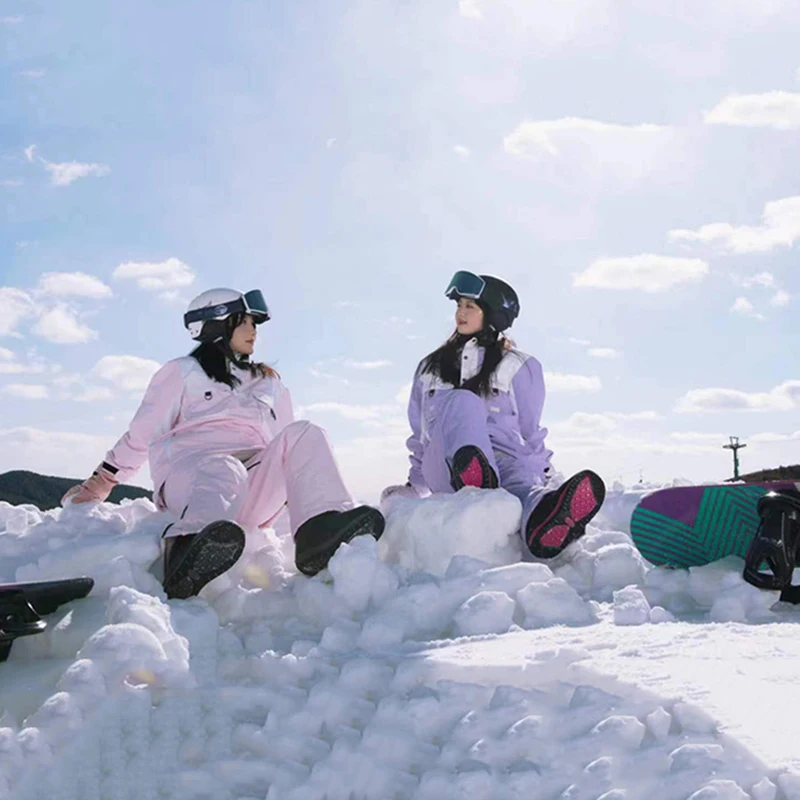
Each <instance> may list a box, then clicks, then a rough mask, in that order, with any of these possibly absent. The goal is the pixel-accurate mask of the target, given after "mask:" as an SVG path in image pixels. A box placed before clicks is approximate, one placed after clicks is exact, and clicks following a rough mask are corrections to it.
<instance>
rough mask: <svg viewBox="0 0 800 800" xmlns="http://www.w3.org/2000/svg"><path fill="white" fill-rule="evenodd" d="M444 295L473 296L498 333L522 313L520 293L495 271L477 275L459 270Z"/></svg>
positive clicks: (489, 323) (454, 296) (489, 325)
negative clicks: (493, 273) (520, 311)
mask: <svg viewBox="0 0 800 800" xmlns="http://www.w3.org/2000/svg"><path fill="white" fill-rule="evenodd" d="M445 295H446V296H447V297H449V298H450V299H451V300H458V298H459V297H470V298H472V299H473V300H475V302H477V303H478V305H479V306H480V307H481V308H482V309H483V313H484V317H485V319H486V324H487V326H488V327H490V328H492V329H494V330H496V331H497V332H498V333H501V332H502V331H504V330H506V328H510V327H511V325H512V324H513V323H514V320H515V319H516V318H517V317H518V316H519V297H517V293H516V292H515V291H514V289H513V288H512V287H511V286H509V285H508V284H507V283H506V282H505V281H504V280H501V279H500V278H496V277H495V276H494V275H476V274H475V273H474V272H467V271H466V270H459V271H458V272H456V274H455V275H453V277H452V278H451V280H450V283H449V285H448V287H447V290H446V291H445Z"/></svg>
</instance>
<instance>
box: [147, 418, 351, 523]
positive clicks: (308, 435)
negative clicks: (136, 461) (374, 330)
mask: <svg viewBox="0 0 800 800" xmlns="http://www.w3.org/2000/svg"><path fill="white" fill-rule="evenodd" d="M161 497H162V498H163V500H164V504H165V505H166V507H167V510H168V511H169V512H170V513H172V514H173V515H174V516H175V517H176V518H177V519H178V521H177V522H176V524H174V525H172V526H171V527H170V528H169V529H168V530H167V531H166V533H165V535H166V536H180V535H181V534H185V533H197V531H199V530H201V529H202V528H203V527H204V526H206V525H207V524H208V523H209V522H214V521H215V520H219V519H229V520H233V521H234V522H237V523H238V524H239V525H241V526H242V527H243V528H244V529H245V530H249V529H253V528H257V527H266V526H267V525H268V524H269V523H270V522H271V521H272V520H273V519H274V518H275V517H276V516H277V515H278V514H279V513H280V512H281V511H282V510H283V508H284V506H288V509H289V524H290V527H291V531H292V535H294V534H295V533H296V532H297V529H298V528H299V527H300V526H301V525H302V524H303V523H304V522H305V521H306V520H308V519H310V518H311V517H314V516H316V515H317V514H321V513H322V512H323V511H347V510H348V509H351V508H353V507H354V506H355V503H354V502H353V498H352V497H351V495H350V493H349V492H348V491H347V489H346V488H345V485H344V481H343V480H342V476H341V474H340V473H339V468H338V467H337V465H336V461H335V460H334V457H333V452H332V450H331V446H330V443H329V441H328V437H327V436H326V435H325V431H323V430H322V428H320V427H318V426H317V425H314V424H313V423H311V422H307V421H300V422H293V423H291V424H290V425H287V426H286V427H285V428H284V429H283V430H282V431H281V432H280V433H279V434H278V435H277V436H276V437H275V438H274V439H273V440H272V441H271V442H270V443H269V444H268V445H267V446H266V447H265V448H263V449H262V450H259V451H258V452H257V453H256V454H255V455H254V456H252V457H251V458H250V459H248V460H247V461H246V462H242V461H240V460H239V459H238V458H236V457H235V456H233V455H227V454H224V453H212V454H208V453H203V454H198V456H197V457H196V458H191V457H190V458H186V459H183V460H182V461H181V462H179V463H178V464H176V465H175V469H174V471H173V472H172V473H171V474H170V476H169V477H168V478H167V480H166V482H165V483H164V486H163V488H162V489H161Z"/></svg>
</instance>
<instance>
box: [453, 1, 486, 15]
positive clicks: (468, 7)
mask: <svg viewBox="0 0 800 800" xmlns="http://www.w3.org/2000/svg"><path fill="white" fill-rule="evenodd" d="M458 13H459V14H461V16H462V17H467V18H468V19H483V12H482V11H481V7H480V0H458Z"/></svg>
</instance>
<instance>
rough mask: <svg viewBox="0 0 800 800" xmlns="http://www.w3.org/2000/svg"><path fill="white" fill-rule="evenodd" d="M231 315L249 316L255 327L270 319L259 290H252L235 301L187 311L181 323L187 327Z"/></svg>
mask: <svg viewBox="0 0 800 800" xmlns="http://www.w3.org/2000/svg"><path fill="white" fill-rule="evenodd" d="M233 314H250V316H252V317H253V322H255V324H256V325H260V324H261V323H262V322H266V321H267V320H268V319H269V318H270V316H269V308H268V307H267V301H266V300H264V295H263V294H261V290H260V289H252V290H251V291H249V292H245V293H244V294H243V295H241V296H239V297H238V298H237V299H236V300H228V301H227V302H225V303H219V305H216V306H208V307H207V308H198V309H196V310H194V311H187V312H186V314H184V315H183V321H184V324H185V325H189V324H190V323H192V322H204V321H205V320H207V319H225V318H226V317H230V316H232V315H233Z"/></svg>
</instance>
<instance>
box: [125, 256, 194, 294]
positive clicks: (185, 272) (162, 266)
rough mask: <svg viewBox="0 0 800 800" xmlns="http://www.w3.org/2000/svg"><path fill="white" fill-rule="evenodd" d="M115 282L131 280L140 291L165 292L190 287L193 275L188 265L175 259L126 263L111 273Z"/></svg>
mask: <svg viewBox="0 0 800 800" xmlns="http://www.w3.org/2000/svg"><path fill="white" fill-rule="evenodd" d="M113 277H114V279H115V280H118V281H124V280H133V281H136V284H137V285H138V286H139V288H140V289H145V290H146V291H149V292H158V291H161V292H166V291H168V290H171V289H181V288H183V287H185V286H190V285H191V284H192V283H193V282H194V279H195V274H194V272H193V270H192V268H191V267H190V266H189V265H188V264H184V262H183V261H180V260H179V259H177V258H168V259H167V260H166V261H159V262H150V261H126V262H125V263H124V264H120V265H119V266H118V267H117V268H116V269H115V270H114V273H113Z"/></svg>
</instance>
